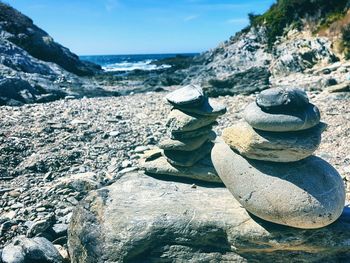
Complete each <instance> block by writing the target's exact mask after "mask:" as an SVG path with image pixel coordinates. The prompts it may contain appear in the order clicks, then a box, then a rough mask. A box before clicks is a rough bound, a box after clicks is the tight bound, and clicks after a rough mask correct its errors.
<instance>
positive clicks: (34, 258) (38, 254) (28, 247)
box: [2, 237, 64, 263]
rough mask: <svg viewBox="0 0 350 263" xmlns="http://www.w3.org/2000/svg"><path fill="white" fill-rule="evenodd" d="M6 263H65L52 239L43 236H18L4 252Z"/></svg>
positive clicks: (3, 257)
mask: <svg viewBox="0 0 350 263" xmlns="http://www.w3.org/2000/svg"><path fill="white" fill-rule="evenodd" d="M2 261H3V262H4V263H27V262H43V263H44V262H45V263H63V262H64V261H63V258H62V256H61V255H60V253H59V252H58V250H57V249H56V248H55V247H54V246H53V245H52V243H51V242H50V241H48V240H47V239H46V238H43V237H35V238H32V239H30V238H25V237H18V238H16V239H15V240H14V241H13V242H12V243H11V244H10V245H8V246H6V247H5V248H4V250H3V252H2Z"/></svg>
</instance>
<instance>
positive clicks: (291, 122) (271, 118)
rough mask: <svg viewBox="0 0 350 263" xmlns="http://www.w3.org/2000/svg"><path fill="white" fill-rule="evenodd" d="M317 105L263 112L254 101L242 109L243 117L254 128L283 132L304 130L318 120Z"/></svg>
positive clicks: (315, 123)
mask: <svg viewBox="0 0 350 263" xmlns="http://www.w3.org/2000/svg"><path fill="white" fill-rule="evenodd" d="M320 118H321V116H320V112H319V110H318V108H317V106H315V105H313V104H311V103H310V104H309V105H308V106H307V107H306V108H305V109H303V110H302V111H299V112H289V111H283V112H282V111H281V112H274V113H271V112H265V111H263V110H262V109H261V108H260V107H259V106H258V105H257V104H256V103H255V102H252V103H250V104H249V105H248V106H247V107H246V108H245V110H244V119H245V120H246V121H247V122H248V123H249V125H250V126H252V127H253V128H255V129H258V130H263V131H273V132H284V131H299V130H306V129H309V128H311V127H313V126H315V125H317V124H318V123H319V122H320Z"/></svg>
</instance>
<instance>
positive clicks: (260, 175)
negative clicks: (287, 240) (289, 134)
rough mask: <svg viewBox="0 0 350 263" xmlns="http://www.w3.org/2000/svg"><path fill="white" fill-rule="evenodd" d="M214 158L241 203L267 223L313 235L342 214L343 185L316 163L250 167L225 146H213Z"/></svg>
mask: <svg viewBox="0 0 350 263" xmlns="http://www.w3.org/2000/svg"><path fill="white" fill-rule="evenodd" d="M211 156H212V160H213V164H214V167H215V169H216V171H217V172H218V175H219V176H220V178H221V179H222V181H223V182H224V184H225V185H226V187H227V188H228V189H229V190H230V192H231V193H232V194H233V196H234V197H235V198H236V199H237V201H238V202H240V204H241V205H242V206H243V207H244V208H245V209H247V210H248V211H249V212H250V213H252V214H254V215H256V216H258V217H260V218H262V219H264V220H267V221H270V222H274V223H277V224H282V225H287V226H292V227H296V228H305V229H312V228H320V227H324V226H326V225H329V224H331V223H333V222H334V221H336V220H337V219H338V217H339V216H340V215H341V213H342V211H343V208H344V203H345V188H344V183H343V180H342V178H341V176H340V175H339V174H338V172H337V171H336V170H335V169H334V168H333V167H332V166H331V165H330V164H328V163H327V162H326V161H324V160H322V159H320V158H318V157H315V156H310V157H308V158H306V159H304V160H301V161H299V162H293V163H274V164H273V165H272V164H271V163H270V162H263V161H253V160H250V161H249V160H247V159H245V158H243V157H242V156H240V155H239V154H237V153H235V152H234V151H232V150H231V149H230V147H229V146H228V145H227V144H225V143H223V142H219V143H216V144H215V146H214V148H213V150H212V154H211Z"/></svg>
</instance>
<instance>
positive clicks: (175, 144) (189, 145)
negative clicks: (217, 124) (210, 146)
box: [159, 131, 216, 151]
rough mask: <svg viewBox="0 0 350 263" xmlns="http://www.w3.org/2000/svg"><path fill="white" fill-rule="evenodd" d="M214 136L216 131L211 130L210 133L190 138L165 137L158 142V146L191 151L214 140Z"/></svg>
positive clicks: (165, 148) (166, 148) (164, 148)
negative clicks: (174, 138) (175, 138)
mask: <svg viewBox="0 0 350 263" xmlns="http://www.w3.org/2000/svg"><path fill="white" fill-rule="evenodd" d="M215 138H216V133H215V132H214V131H211V132H210V133H207V134H204V135H202V136H198V137H194V138H190V139H182V140H173V139H165V140H163V141H161V142H160V143H159V148H161V149H163V150H175V151H193V150H196V149H198V148H199V147H201V146H202V145H203V144H204V143H205V142H207V141H211V140H214V139H215Z"/></svg>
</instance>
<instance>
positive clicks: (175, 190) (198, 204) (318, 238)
mask: <svg viewBox="0 0 350 263" xmlns="http://www.w3.org/2000/svg"><path fill="white" fill-rule="evenodd" d="M349 216H350V213H349V211H348V209H345V210H344V213H343V215H342V216H341V217H340V219H339V220H338V221H337V222H336V223H334V224H332V225H330V226H328V227H326V228H322V229H318V230H299V229H296V228H290V227H283V226H279V225H275V224H271V223H267V222H265V221H261V220H259V219H258V218H256V217H253V216H251V215H250V214H248V213H247V212H246V210H245V209H244V208H242V207H241V206H240V204H239V203H238V202H237V201H236V200H235V199H234V198H233V196H232V195H231V194H230V192H229V191H228V190H227V189H226V188H224V187H212V186H210V187H208V186H206V185H201V184H198V183H197V185H196V186H193V185H192V182H170V181H162V180H158V179H155V178H152V177H149V176H146V175H144V174H143V173H129V174H125V175H124V176H123V177H122V178H120V179H119V180H118V181H117V182H115V183H114V184H112V185H111V186H108V187H106V188H102V189H100V190H97V191H94V192H91V193H90V194H89V195H88V197H87V198H86V199H84V200H83V201H82V203H80V204H79V206H78V207H77V208H76V209H75V211H74V212H73V216H72V220H71V223H70V226H69V241H68V243H69V252H70V256H71V260H72V262H73V263H75V262H79V263H86V262H159V261H169V262H286V261H293V262H295V261H298V262H299V261H300V262H310V261H318V262H337V260H340V261H341V260H344V259H346V258H347V257H349V256H350V254H349V251H350V247H349V242H348V240H349V238H350V236H349V235H350V234H349V233H350V217H349Z"/></svg>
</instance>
